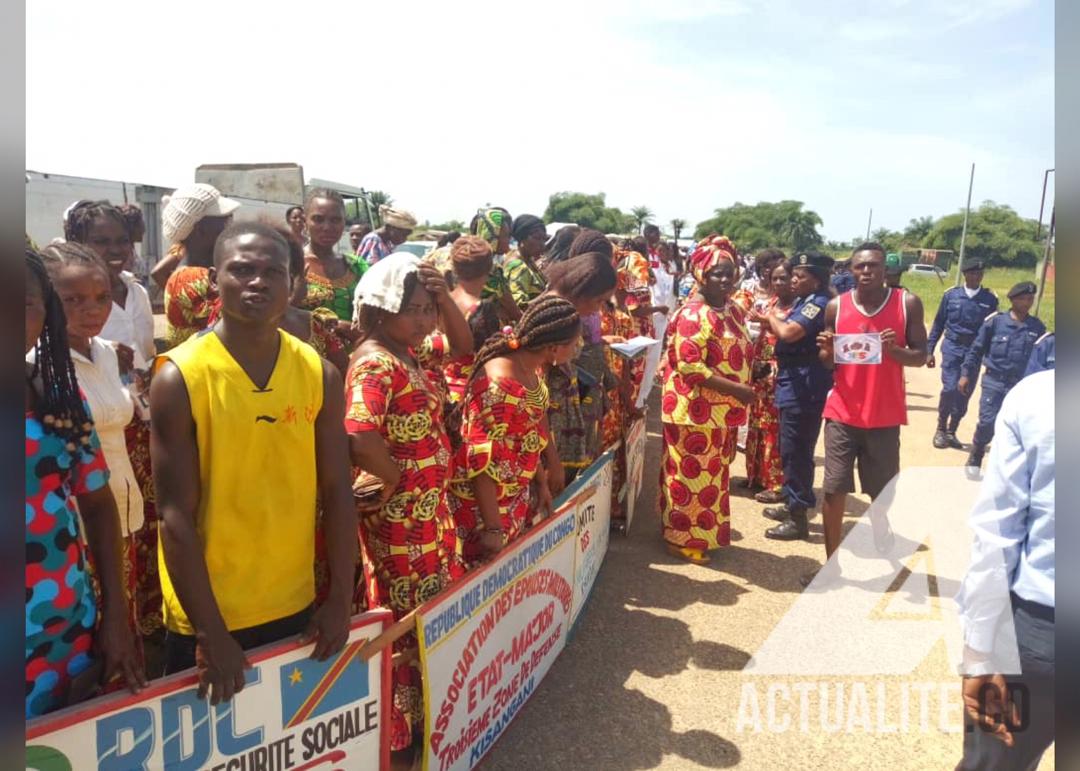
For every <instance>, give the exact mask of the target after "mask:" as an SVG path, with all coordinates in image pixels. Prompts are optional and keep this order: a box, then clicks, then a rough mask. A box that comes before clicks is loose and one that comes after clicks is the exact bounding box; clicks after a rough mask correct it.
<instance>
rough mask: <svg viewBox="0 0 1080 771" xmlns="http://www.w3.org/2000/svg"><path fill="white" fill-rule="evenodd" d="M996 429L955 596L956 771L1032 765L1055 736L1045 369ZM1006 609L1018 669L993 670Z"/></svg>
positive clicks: (1049, 417)
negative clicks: (958, 637) (958, 632)
mask: <svg viewBox="0 0 1080 771" xmlns="http://www.w3.org/2000/svg"><path fill="white" fill-rule="evenodd" d="M995 431H996V433H995V434H994V443H993V445H992V446H991V449H990V459H989V461H988V463H987V468H986V475H985V477H984V479H983V483H982V489H981V491H980V495H979V499H978V501H977V502H976V504H975V507H974V509H973V510H972V512H971V526H972V529H973V530H974V534H975V540H974V544H973V546H972V559H971V565H970V567H969V568H968V572H967V575H966V576H965V577H964V582H963V584H962V585H961V588H960V594H959V595H958V596H957V601H958V603H959V605H960V619H961V622H962V624H963V626H964V663H963V666H962V674H964V675H965V677H964V682H963V699H964V712H965V715H964V718H965V719H964V722H965V726H964V727H965V734H964V757H963V759H962V760H961V762H960V765H958V766H957V771H974V769H993V770H994V771H1003V770H1008V769H1018V770H1019V769H1032V768H1035V767H1036V766H1037V765H1038V763H1039V759H1040V758H1041V757H1042V754H1043V752H1044V751H1045V750H1046V748H1047V747H1048V746H1050V743H1051V742H1052V741H1053V740H1054V372H1053V370H1048V371H1045V372H1039V373H1036V374H1034V375H1031V376H1029V377H1027V378H1024V379H1023V380H1021V381H1020V382H1019V383H1017V384H1016V385H1015V386H1014V387H1013V388H1012V390H1011V391H1009V393H1008V395H1007V396H1006V397H1005V400H1004V402H1003V403H1002V405H1001V411H1000V412H999V413H998V417H997V424H996V426H995ZM1006 588H1007V592H1006ZM1010 615H1011V616H1012V622H1013V625H1014V628H1015V633H1016V645H1017V648H1018V651H1019V663H1020V670H1021V674H1019V675H1003V674H1001V673H1002V672H1003V671H1008V670H1009V669H1010V668H1011V667H1010V665H1009V663H1008V660H1009V659H1010V658H1012V657H1011V656H1010V652H1011V651H1009V650H1006V649H1007V648H1011V644H1007V645H1002V644H1001V643H996V640H998V639H1001V634H1000V630H999V627H1000V625H1001V624H1002V623H1003V622H1005V623H1007V622H1008V619H1009V616H1010ZM1005 640H1009V636H1008V635H1005Z"/></svg>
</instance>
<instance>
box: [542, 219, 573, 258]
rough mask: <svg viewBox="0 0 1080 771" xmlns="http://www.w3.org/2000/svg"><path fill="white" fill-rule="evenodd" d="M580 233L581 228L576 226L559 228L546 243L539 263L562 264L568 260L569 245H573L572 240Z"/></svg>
mask: <svg viewBox="0 0 1080 771" xmlns="http://www.w3.org/2000/svg"><path fill="white" fill-rule="evenodd" d="M580 232H581V228H580V227H579V226H577V225H564V226H563V227H561V228H559V229H558V230H557V231H556V232H555V235H554V236H553V237H552V239H551V241H549V242H548V247H547V251H546V252H545V253H544V257H543V259H541V260H540V262H541V263H542V264H543V265H554V264H555V263H557V262H564V261H565V260H566V259H568V256H569V252H570V246H571V244H573V243H574V239H575V238H577V236H578V234H579V233H580Z"/></svg>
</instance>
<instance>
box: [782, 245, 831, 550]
mask: <svg viewBox="0 0 1080 771" xmlns="http://www.w3.org/2000/svg"><path fill="white" fill-rule="evenodd" d="M792 263H793V266H794V267H795V268H799V267H808V268H812V269H814V272H815V273H818V274H819V276H818V277H819V278H820V279H822V280H821V286H820V288H819V289H818V290H817V291H815V292H813V293H811V294H809V295H807V296H806V297H800V298H798V299H797V300H796V301H795V304H794V305H792V306H791V311H790V312H789V313H788V316H787V321H788V322H789V323H795V324H798V325H800V326H801V327H802V328H803V329H804V330H805V331H806V333H805V334H804V335H803V336H802V338H801V339H799V340H798V341H796V342H794V343H785V342H784V341H782V340H777V342H776V347H775V351H776V363H777V374H776V392H775V403H776V407H777V410H778V411H779V413H780V460H781V463H782V465H783V468H784V487H783V489H782V491H781V492H782V494H783V495H784V498H785V500H786V504H785V506H782V507H780V508H779V509H769V510H766V514H767V516H770V517H771V518H772V519H778V520H781V521H783V520H787V519H793V520H795V524H796V525H798V530H799V532H800V533H801V535H800V536H799V537H805V529H806V512H807V511H808V510H810V509H813V508H814V506H815V505H816V503H817V499H816V498H815V496H814V448H815V447H816V446H817V440H818V435H819V434H820V433H821V413H822V412H823V411H824V410H825V399H826V397H828V395H829V390H830V389H831V388H832V383H833V375H832V370H830V369H828V368H827V367H825V366H824V365H823V364H822V363H821V361H820V360H819V359H818V344H817V336H818V335H819V334H820V333H821V332H823V331H824V330H825V307H826V306H827V305H828V304H829V300H831V299H832V293H831V292H830V291H829V289H828V273H827V270H828V268H829V267H830V265H831V263H832V258H830V257H827V256H825V255H819V254H817V253H811V254H801V255H799V256H798V257H796V258H795V259H794V260H792ZM789 529H791V528H790V527H789ZM770 532H772V531H770ZM785 540H786V539H785Z"/></svg>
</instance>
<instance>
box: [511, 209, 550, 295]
mask: <svg viewBox="0 0 1080 771" xmlns="http://www.w3.org/2000/svg"><path fill="white" fill-rule="evenodd" d="M511 234H512V235H513V236H514V240H515V241H517V248H516V249H515V250H514V251H512V252H510V254H508V255H507V256H506V265H505V266H504V268H503V270H504V272H505V273H506V281H507V283H509V285H510V295H511V296H512V297H513V298H514V302H515V303H517V305H518V307H519V308H522V309H524V308H525V306H526V305H528V303H529V301H530V300H533V299H535V298H537V297H539V296H540V295H541V294H543V293H544V290H545V289H547V280H546V279H545V278H544V274H543V273H541V272H540V268H539V267H538V266H537V264H536V261H537V260H538V259H540V256H541V255H542V254H543V253H544V244H546V243H547V228H546V227H544V221H543V220H542V219H540V218H539V217H536V216H534V215H532V214H520V215H518V216H517V217H516V218H515V219H514V225H513V228H512V229H511Z"/></svg>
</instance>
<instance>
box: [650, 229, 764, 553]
mask: <svg viewBox="0 0 1080 771" xmlns="http://www.w3.org/2000/svg"><path fill="white" fill-rule="evenodd" d="M736 254H737V253H736V251H735V246H734V244H732V243H731V241H729V240H728V239H727V238H724V237H723V236H711V237H709V238H706V239H703V240H702V241H701V242H700V243H699V244H698V247H697V249H695V250H694V252H693V254H692V255H691V256H690V270H691V272H692V273H693V275H694V280H695V281H696V282H697V285H698V288H699V290H700V292H699V294H698V295H697V296H695V297H694V298H693V299H691V300H690V301H689V302H687V303H686V305H684V306H683V307H682V308H680V309H679V310H678V311H677V312H676V314H675V315H674V317H672V320H671V324H670V326H671V335H670V342H669V343H668V348H667V353H666V362H665V370H666V371H665V375H664V389H663V398H662V400H661V414H660V420H661V421H662V422H663V424H664V459H663V463H662V466H661V469H660V516H661V522H662V525H663V536H664V540H665V541H667V543H668V549H669V550H670V551H671V552H672V553H673V554H675V555H677V556H680V557H683V558H684V559H686V560H689V561H691V562H695V563H699V564H700V563H704V562H708V560H709V557H708V555H707V554H706V552H707V551H709V550H710V549H716V548H719V547H722V546H727V545H728V544H729V543H730V541H731V531H730V524H729V520H730V517H731V513H730V505H729V501H728V480H729V471H730V465H731V461H732V460H734V458H735V438H736V434H737V430H738V426H739V425H741V424H742V423H744V422H745V421H746V405H747V404H749V403H751V402H752V401H753V400H754V389H753V386H751V385H750V369H751V364H752V361H751V358H752V352H753V346H752V343H751V342H750V336H749V334H748V333H747V331H746V326H745V323H744V313H743V311H742V310H741V309H740V308H739V307H738V306H737V305H735V304H733V303H732V302H731V293H732V291H733V289H734V288H735V282H736V280H737V278H738V268H737V267H736V264H735V260H736ZM705 459H707V460H705ZM703 460H705V462H703Z"/></svg>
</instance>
